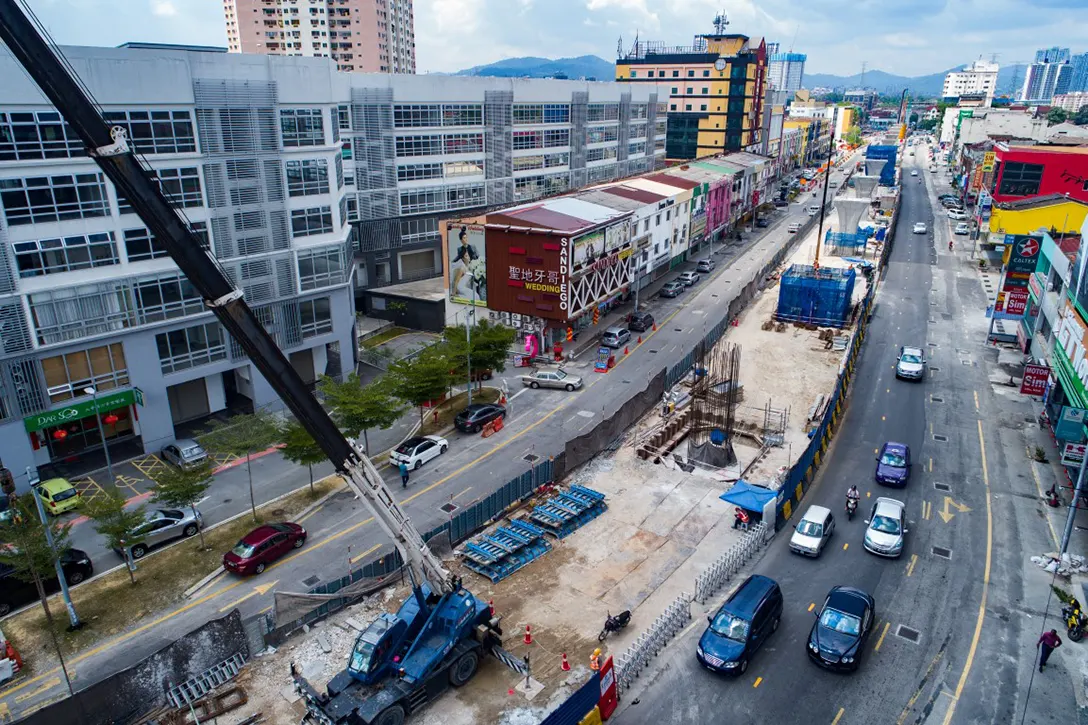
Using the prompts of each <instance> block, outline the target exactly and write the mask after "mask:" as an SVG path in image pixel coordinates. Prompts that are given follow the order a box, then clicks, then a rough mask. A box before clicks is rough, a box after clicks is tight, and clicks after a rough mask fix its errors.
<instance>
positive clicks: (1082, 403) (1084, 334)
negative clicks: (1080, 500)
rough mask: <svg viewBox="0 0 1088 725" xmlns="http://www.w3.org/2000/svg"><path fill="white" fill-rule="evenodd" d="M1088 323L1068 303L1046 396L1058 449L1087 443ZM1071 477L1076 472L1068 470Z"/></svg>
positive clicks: (1059, 326) (1047, 410) (1060, 325)
mask: <svg viewBox="0 0 1088 725" xmlns="http://www.w3.org/2000/svg"><path fill="white" fill-rule="evenodd" d="M1086 350H1088V323H1086V322H1085V320H1084V317H1083V316H1082V314H1081V312H1080V311H1079V310H1078V309H1077V307H1076V306H1075V305H1074V304H1073V302H1072V301H1069V300H1067V301H1066V304H1065V309H1064V310H1063V311H1062V316H1061V321H1060V323H1059V324H1058V327H1057V330H1056V331H1055V335H1054V354H1053V355H1051V366H1050V367H1051V380H1050V384H1049V386H1048V388H1049V389H1048V391H1047V395H1046V398H1045V400H1046V415H1047V418H1048V420H1049V422H1050V428H1051V431H1052V432H1053V433H1054V437H1055V439H1056V440H1057V443H1058V450H1059V451H1061V450H1062V449H1063V448H1064V444H1065V443H1082V442H1084V440H1085V433H1086V431H1085V426H1084V422H1083V421H1084V420H1085V416H1084V411H1085V410H1088V387H1086V383H1088V359H1086ZM1067 472H1068V473H1069V475H1070V477H1071V478H1072V477H1074V476H1076V474H1077V471H1076V470H1072V469H1067Z"/></svg>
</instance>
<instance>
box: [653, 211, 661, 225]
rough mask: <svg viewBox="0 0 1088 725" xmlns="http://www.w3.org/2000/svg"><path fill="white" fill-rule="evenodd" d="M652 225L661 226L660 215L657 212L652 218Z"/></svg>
mask: <svg viewBox="0 0 1088 725" xmlns="http://www.w3.org/2000/svg"><path fill="white" fill-rule="evenodd" d="M654 226H655V227H659V226H661V215H660V214H658V215H657V217H656V218H655V219H654Z"/></svg>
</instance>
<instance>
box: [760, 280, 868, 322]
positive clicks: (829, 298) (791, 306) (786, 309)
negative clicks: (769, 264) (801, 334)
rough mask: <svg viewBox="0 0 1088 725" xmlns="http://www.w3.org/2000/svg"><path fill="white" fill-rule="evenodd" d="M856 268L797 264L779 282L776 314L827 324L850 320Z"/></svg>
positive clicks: (778, 317)
mask: <svg viewBox="0 0 1088 725" xmlns="http://www.w3.org/2000/svg"><path fill="white" fill-rule="evenodd" d="M856 277H857V273H856V272H855V271H854V270H853V269H841V268H838V267H821V268H820V269H816V268H815V267H812V266H811V265H807V264H795V265H793V266H791V267H790V268H789V269H788V270H787V271H786V273H785V274H784V275H782V280H781V283H780V286H779V292H778V310H777V312H776V313H775V318H776V319H778V320H781V321H783V322H802V323H805V324H812V325H822V326H824V327H843V326H845V325H846V324H847V323H848V322H849V321H850V307H851V298H852V296H853V294H854V279H855V278H856Z"/></svg>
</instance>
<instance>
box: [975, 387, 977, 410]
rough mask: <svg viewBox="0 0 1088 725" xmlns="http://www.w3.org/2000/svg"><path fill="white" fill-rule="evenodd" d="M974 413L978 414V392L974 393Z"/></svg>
mask: <svg viewBox="0 0 1088 725" xmlns="http://www.w3.org/2000/svg"><path fill="white" fill-rule="evenodd" d="M975 412H976V413H977V412H978V391H977V390H976V391H975Z"/></svg>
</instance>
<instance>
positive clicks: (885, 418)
mask: <svg viewBox="0 0 1088 725" xmlns="http://www.w3.org/2000/svg"><path fill="white" fill-rule="evenodd" d="M880 419H881V420H887V419H888V416H886V415H882V416H880Z"/></svg>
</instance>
